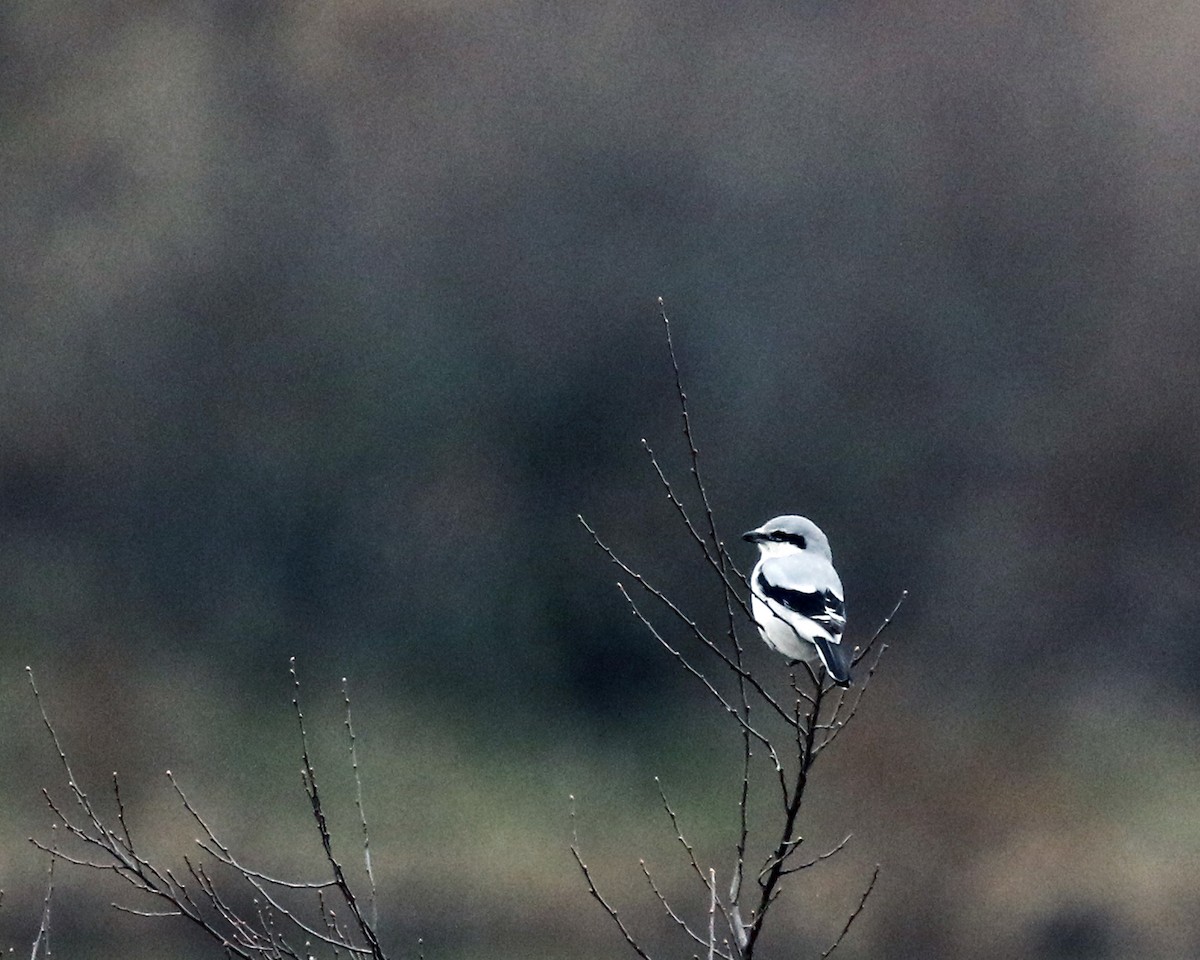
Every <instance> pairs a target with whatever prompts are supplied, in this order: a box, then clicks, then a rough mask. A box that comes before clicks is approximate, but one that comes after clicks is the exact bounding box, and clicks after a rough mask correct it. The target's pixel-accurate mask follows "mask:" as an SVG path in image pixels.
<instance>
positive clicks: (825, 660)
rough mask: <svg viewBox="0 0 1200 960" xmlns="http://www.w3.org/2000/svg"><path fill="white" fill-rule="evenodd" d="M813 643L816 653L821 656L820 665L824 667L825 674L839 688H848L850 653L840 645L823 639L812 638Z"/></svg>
mask: <svg viewBox="0 0 1200 960" xmlns="http://www.w3.org/2000/svg"><path fill="white" fill-rule="evenodd" d="M813 643H815V644H816V646H817V653H818V654H820V656H821V663H822V664H824V666H825V672H826V673H828V674H829V676H830V678H831V679H832V680H833V682H834V683H836V684H837V685H838V686H839V687H848V686H850V651H849V649H847V648H846V647H843V646H842V645H841V644H840V643H834V642H833V641H831V640H826V639H825V638H824V637H814V638H813Z"/></svg>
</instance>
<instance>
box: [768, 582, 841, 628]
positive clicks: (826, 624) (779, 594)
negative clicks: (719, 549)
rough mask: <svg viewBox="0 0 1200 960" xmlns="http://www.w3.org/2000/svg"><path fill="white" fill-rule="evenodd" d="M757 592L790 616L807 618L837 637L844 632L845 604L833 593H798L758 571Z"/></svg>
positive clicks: (821, 591)
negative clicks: (772, 601) (790, 614)
mask: <svg viewBox="0 0 1200 960" xmlns="http://www.w3.org/2000/svg"><path fill="white" fill-rule="evenodd" d="M757 584H758V590H759V593H761V594H762V595H763V596H764V597H766V598H767V599H768V600H774V601H775V602H776V603H778V604H779V605H780V606H782V607H787V609H789V610H791V611H792V612H793V613H798V614H800V616H802V617H808V619H809V620H812V621H813V622H814V623H816V624H819V625H820V626H821V627H823V628H824V629H826V630H828V631H829V635H830V636H832V637H834V638H837V637H840V636H841V635H842V631H843V630H845V629H846V603H845V601H844V600H842V598H841V597H839V596H838V595H837V594H835V593H834V592H833V591H832V590H798V589H793V588H791V587H781V586H780V585H779V584H777V583H772V582H771V581H770V580H768V579H767V577H766V575H765V574H764V573H763V572H762V571H761V570H760V571H759V574H758V581H757Z"/></svg>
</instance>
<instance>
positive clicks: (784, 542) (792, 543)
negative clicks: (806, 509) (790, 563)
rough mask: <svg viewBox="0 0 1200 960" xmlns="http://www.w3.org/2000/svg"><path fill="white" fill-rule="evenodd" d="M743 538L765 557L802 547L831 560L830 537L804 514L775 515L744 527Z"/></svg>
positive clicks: (789, 552)
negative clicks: (751, 528) (758, 524)
mask: <svg viewBox="0 0 1200 960" xmlns="http://www.w3.org/2000/svg"><path fill="white" fill-rule="evenodd" d="M742 539H743V540H748V541H749V542H750V543H754V544H757V545H758V549H759V550H760V551H761V552H762V555H763V556H764V557H785V556H788V555H789V554H794V553H799V552H800V551H802V550H803V551H808V552H810V553H815V554H817V555H818V556H822V557H824V558H825V559H826V560H833V553H832V551H831V550H830V549H829V538H828V537H826V536H825V534H824V533H823V532H822V531H821V528H820V527H818V526H817V525H816V524H815V523H813V522H812V521H811V520H809V519H808V518H807V517H797V516H792V515H788V516H783V517H776V518H775V519H774V520H768V521H767V522H766V523H764V524H763V525H762V526H761V527H758V528H757V529H754V530H748V531H746V532H745V533H743V534H742Z"/></svg>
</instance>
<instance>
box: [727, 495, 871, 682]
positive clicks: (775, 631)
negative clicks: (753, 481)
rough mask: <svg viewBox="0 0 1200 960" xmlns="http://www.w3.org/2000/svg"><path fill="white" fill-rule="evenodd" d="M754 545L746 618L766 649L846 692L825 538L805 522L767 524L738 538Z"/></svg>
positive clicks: (845, 661)
mask: <svg viewBox="0 0 1200 960" xmlns="http://www.w3.org/2000/svg"><path fill="white" fill-rule="evenodd" d="M742 539H743V540H749V541H750V542H751V543H754V544H757V545H758V550H759V557H758V563H757V564H755V565H754V570H753V571H752V572H751V574H750V612H751V613H752V614H753V615H754V621H755V623H756V624H757V625H758V629H759V631H760V632H761V633H762V637H763V639H764V640H765V641H766V642H767V645H768V646H770V647H772V648H773V649H775V650H778V651H779V652H780V653H782V654H783V655H784V656H786V657H790V658H791V659H792V660H793V661H797V660H804V661H806V662H807V663H810V664H812V665H813V666H816V665H817V664H818V663H819V664H820V665H821V666H822V667H824V668H825V672H826V673H828V674H829V676H830V678H831V679H832V680H833V682H834V683H836V684H838V685H839V686H843V687H848V686H850V667H851V656H850V650H848V649H847V648H846V647H844V646H843V645H842V631H843V630H844V629H845V628H846V601H845V596H844V594H843V593H842V581H841V578H839V577H838V575H837V571H836V570H834V569H833V554H832V552H831V551H830V549H829V538H828V537H826V536H825V534H824V533H822V532H821V528H820V527H818V526H817V525H816V524H815V523H813V522H812V521H811V520H809V519H808V518H807V517H795V516H785V517H776V518H775V519H774V520H768V521H767V522H766V523H764V524H763V525H762V526H761V527H759V528H758V529H757V530H751V531H749V532H748V533H744V534H743V535H742Z"/></svg>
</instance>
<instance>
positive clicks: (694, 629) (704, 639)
mask: <svg viewBox="0 0 1200 960" xmlns="http://www.w3.org/2000/svg"><path fill="white" fill-rule="evenodd" d="M579 522H580V523H581V524H583V528H584V529H585V530H587V532H588V533H589V534H590V535H591V538H592V541H593V542H594V543H595V544H596V546H598V547H599V548H600V549H601V550H602V551H604V553H605V555H607V557H608V558H609V560H611V561H612V562H613V563H614V564H616V565H617V566H618V567H619V568H620V569H621V570H622V571H623V572H624V573H625V574H627V575H628V576H630V577H632V578H633V579H634V580H635V581H636V582H637V584H638V586H640V587H641V588H642V589H643V590H645V591H646V592H647V593H649V594H650V595H651V596H652V597H654V598H655V599H656V600H658V601H659V602H660V603H662V604H663V605H664V606H665V607H666V608H667V609H668V610H669V611H670V612H671V613H672V614H673V615H674V616H675V617H676V618H677V619H678V620H679V621H680V622H681V623H683V625H684V626H686V627H687V628H688V630H689V631H690V632H691V633H692V636H694V637H695V638H696V639H697V640H699V641H700V642H701V643H702V644H703V645H704V646H705V647H707V648H708V649H709V650H711V651H712V652H713V653H715V654H716V655H717V657H719V658H720V660H721V662H722V663H724V664H725V666H726V667H728V668H729V669H730V670H732V671H733V672H734V673H735V674H736V675H737V676H739V677H742V678H744V679H745V681H746V682H747V683H749V684H750V686H752V687H753V688H754V690H755V692H756V693H757V694H758V695H759V696H760V697H762V699H763V700H764V701H765V702H766V703H767V704H768V705H769V706H770V707H771V709H773V710H774V711H775V712H776V713H777V714H778V715H779V716H780V717H781V718H783V720H784V721H785V722H787V723H789V724H790V723H791V722H792V721H791V717H790V716H789V715H788V712H787V711H786V710H784V708H783V707H781V706H780V705H779V703H778V701H776V700H775V698H774V697H772V696H771V694H770V693H768V692H767V690H766V689H765V688H764V687H763V686H762V684H760V683H759V682H758V680H757V679H755V677H754V676H753V675H752V674H751V673H750V672H749V671H748V670H746V669H745V668H744V667H740V666H738V664H737V663H736V661H734V660H733V659H731V658H730V657H729V655H728V654H727V653H726V652H725V651H724V650H722V649H721V648H720V647H718V646H717V645H716V644H715V643H714V642H713V641H712V639H711V638H710V637H708V636H707V635H706V634H705V633H704V632H703V631H702V630H701V629H700V627H699V626H698V625H697V624H696V622H695V621H694V620H692V619H691V618H690V617H688V616H687V614H685V613H684V612H683V611H682V610H681V609H680V608H679V607H678V606H677V605H676V604H675V603H674V601H672V600H671V599H670V598H669V597H667V596H666V594H664V593H663V592H662V591H661V590H659V589H658V588H657V587H654V586H653V585H651V584H650V583H649V582H648V581H647V580H646V578H645V577H643V576H642V575H641V574H640V573H638V572H637V571H636V570H634V569H633V568H632V567H630V566H629V565H628V564H627V563H625V561H624V560H621V559H620V558H619V557H618V556H617V555H616V554H615V553H614V552H613V551H612V549H611V548H610V547H609V546H608V545H607V544H605V543H604V542H603V541H602V540H601V539H600V537H599V535H598V534H597V533H596V531H595V530H593V529H592V527H591V526H590V525H589V524H588V522H587V521H586V520H584V519H583V517H582V516H579Z"/></svg>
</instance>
